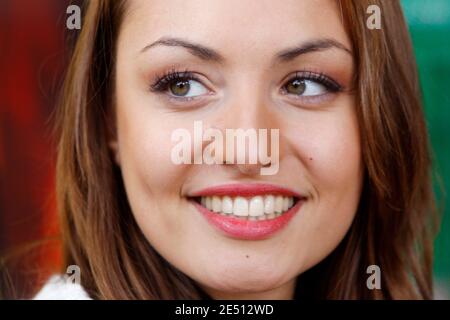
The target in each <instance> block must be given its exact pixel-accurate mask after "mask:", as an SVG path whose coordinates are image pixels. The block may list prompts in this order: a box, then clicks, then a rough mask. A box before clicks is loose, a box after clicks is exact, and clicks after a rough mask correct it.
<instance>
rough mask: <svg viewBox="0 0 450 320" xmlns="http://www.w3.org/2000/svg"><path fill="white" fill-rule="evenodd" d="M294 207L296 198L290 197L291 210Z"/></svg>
mask: <svg viewBox="0 0 450 320" xmlns="http://www.w3.org/2000/svg"><path fill="white" fill-rule="evenodd" d="M293 206H294V198H293V197H289V208H292V207H293Z"/></svg>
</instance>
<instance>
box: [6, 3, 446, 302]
mask: <svg viewBox="0 0 450 320" xmlns="http://www.w3.org/2000/svg"><path fill="white" fill-rule="evenodd" d="M401 3H402V5H403V7H404V11H405V15H406V18H407V21H408V24H409V27H410V31H411V35H412V39H413V43H414V47H415V53H416V57H417V63H418V66H419V72H420V79H421V84H422V89H423V98H424V106H425V113H426V118H427V122H428V128H429V133H430V139H431V143H432V147H433V152H434V153H433V157H434V173H435V179H434V185H435V190H436V195H437V197H438V203H439V204H440V207H441V208H442V209H443V211H442V212H443V215H442V226H441V231H440V233H439V235H438V237H437V239H436V241H435V265H434V277H435V281H436V296H437V297H450V209H449V205H448V204H449V200H448V198H447V199H446V198H445V192H444V190H449V188H450V161H449V160H450V140H449V137H450V0H433V1H424V0H401ZM70 4H81V1H70V0H39V1H35V0H0V70H1V71H2V77H1V78H0V257H3V258H10V259H8V261H9V263H8V272H7V273H3V274H4V275H3V276H0V288H1V287H4V288H5V287H13V290H12V292H11V293H10V295H14V296H16V297H29V296H30V295H31V294H33V292H34V291H35V290H36V289H37V288H38V287H39V286H40V285H41V284H42V282H43V281H44V280H45V279H46V278H47V277H48V276H49V275H50V274H51V273H54V272H60V271H61V270H60V262H61V256H60V252H59V243H58V240H57V235H58V226H57V218H56V213H55V199H54V165H55V149H56V148H55V145H54V142H53V141H52V135H51V117H52V114H53V110H54V106H55V103H56V101H57V98H58V90H59V88H60V85H61V80H62V75H63V73H64V70H65V66H66V65H67V62H68V57H69V53H70V44H71V42H70V41H69V40H70V38H73V37H75V36H76V33H77V32H78V31H77V30H73V31H70V30H66V19H67V17H68V15H67V14H66V9H67V7H68V6H69V5H70ZM446 203H447V205H446ZM1 263H2V261H1V260H0V264H1ZM0 267H1V265H0ZM1 298H2V297H1V296H0V299H1Z"/></svg>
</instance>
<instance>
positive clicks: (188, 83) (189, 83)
mask: <svg viewBox="0 0 450 320" xmlns="http://www.w3.org/2000/svg"><path fill="white" fill-rule="evenodd" d="M169 90H170V93H172V94H173V95H174V96H177V97H195V96H199V95H202V94H205V93H207V92H208V90H207V89H206V88H205V87H204V86H203V85H202V84H201V83H200V82H198V81H196V80H179V81H176V82H173V83H170V85H169Z"/></svg>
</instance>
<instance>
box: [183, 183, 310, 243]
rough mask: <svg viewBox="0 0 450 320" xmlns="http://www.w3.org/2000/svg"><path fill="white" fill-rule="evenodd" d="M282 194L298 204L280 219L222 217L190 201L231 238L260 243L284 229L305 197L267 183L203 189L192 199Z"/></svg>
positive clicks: (279, 217) (212, 223) (211, 222)
mask: <svg viewBox="0 0 450 320" xmlns="http://www.w3.org/2000/svg"><path fill="white" fill-rule="evenodd" d="M267 194H271V195H283V196H292V197H295V198H297V200H298V201H297V203H296V204H295V205H294V206H293V207H292V208H290V209H289V210H287V211H286V212H284V213H282V214H281V215H280V216H278V217H275V218H273V219H268V220H248V219H241V218H237V217H235V216H224V215H220V214H218V213H216V212H213V211H210V210H208V209H207V208H206V207H204V206H202V205H201V204H200V203H198V202H196V201H194V200H193V201H192V203H193V204H194V206H195V207H196V209H197V210H198V211H199V212H200V213H201V214H202V215H203V216H204V217H205V218H206V220H207V221H208V222H209V223H210V224H211V225H213V226H214V227H216V228H217V229H219V230H220V231H222V232H224V233H225V234H226V235H228V236H231V237H232V238H237V239H243V240H261V239H266V238H268V237H270V236H271V235H273V234H275V233H276V232H278V231H280V230H281V229H282V228H283V227H285V226H286V225H287V224H288V223H289V221H291V219H292V217H293V216H294V215H295V214H296V213H297V212H298V211H299V209H300V207H301V205H302V204H303V202H305V197H304V196H302V195H300V194H298V193H296V192H294V191H291V190H289V189H287V188H283V187H278V186H274V185H270V184H229V185H221V186H216V187H211V188H206V189H203V190H200V191H198V192H195V193H194V194H193V195H192V197H200V196H204V197H206V196H231V197H233V196H236V197H237V196H240V197H253V196H258V195H267Z"/></svg>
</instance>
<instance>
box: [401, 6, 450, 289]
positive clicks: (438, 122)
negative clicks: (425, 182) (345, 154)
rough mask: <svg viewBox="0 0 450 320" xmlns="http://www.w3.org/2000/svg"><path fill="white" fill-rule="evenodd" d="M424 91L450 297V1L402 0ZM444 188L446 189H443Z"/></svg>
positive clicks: (439, 262) (439, 263) (442, 277)
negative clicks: (449, 195)
mask: <svg viewBox="0 0 450 320" xmlns="http://www.w3.org/2000/svg"><path fill="white" fill-rule="evenodd" d="M401 3H402V5H403V9H404V13H405V16H406V19H407V21H408V25H409V28H410V32H411V36H412V40H413V44H414V49H415V54H416V58H417V64H418V67H419V74H420V82H421V85H422V91H423V100H424V107H425V114H426V118H427V123H428V128H429V133H430V138H431V144H432V148H433V156H434V175H435V179H434V181H435V183H434V185H435V190H436V195H437V198H438V203H439V205H440V208H442V211H443V216H442V225H441V229H440V233H439V235H438V237H437V239H436V242H435V245H436V246H435V265H434V273H435V278H436V282H437V285H438V290H440V291H441V294H443V295H445V296H446V297H447V298H449V297H450V208H449V204H448V197H447V198H446V197H445V192H447V194H448V192H449V190H450V161H449V159H450V140H449V139H448V138H449V137H450V0H431V1H425V0H402V1H401ZM441 189H443V190H441Z"/></svg>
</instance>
